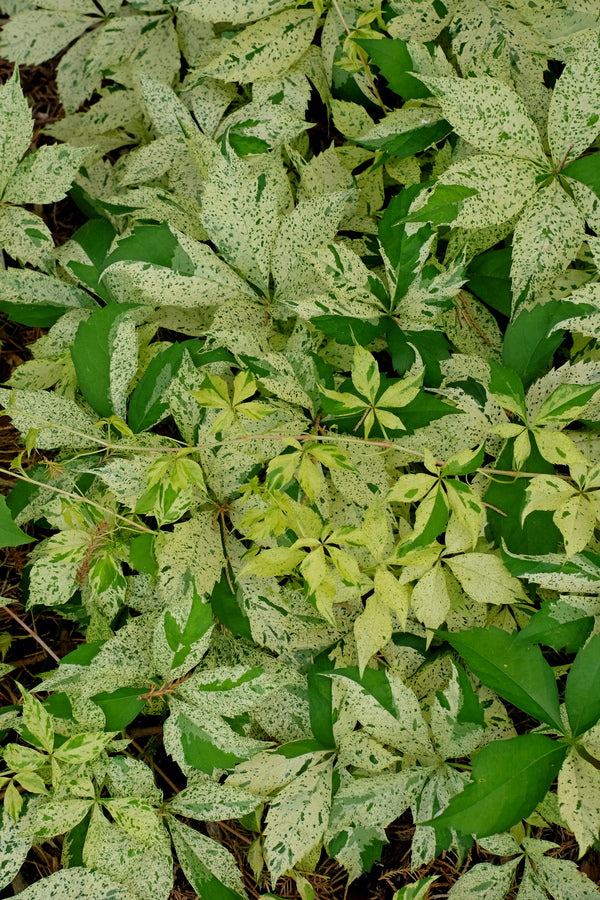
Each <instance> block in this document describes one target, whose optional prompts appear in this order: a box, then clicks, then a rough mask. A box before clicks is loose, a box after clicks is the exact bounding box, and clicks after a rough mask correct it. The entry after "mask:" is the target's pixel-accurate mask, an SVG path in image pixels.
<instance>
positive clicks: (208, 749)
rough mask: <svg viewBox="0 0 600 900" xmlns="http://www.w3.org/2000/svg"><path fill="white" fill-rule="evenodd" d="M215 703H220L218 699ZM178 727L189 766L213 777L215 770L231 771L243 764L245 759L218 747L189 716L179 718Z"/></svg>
mask: <svg viewBox="0 0 600 900" xmlns="http://www.w3.org/2000/svg"><path fill="white" fill-rule="evenodd" d="M215 703H218V700H217V699H215ZM177 726H178V729H179V731H180V734H181V746H182V749H183V755H184V758H185V761H186V763H187V764H188V765H189V766H193V767H194V768H195V769H198V770H199V771H200V772H206V773H207V774H208V775H212V773H213V770H214V769H230V768H233V767H234V766H235V765H236V764H237V763H239V762H242V760H243V757H241V756H237V755H236V754H235V753H230V752H228V751H226V750H221V748H220V747H217V745H216V744H215V743H214V742H213V739H212V737H211V735H210V734H209V733H208V732H207V731H205V730H204V729H203V728H201V727H200V725H196V724H195V722H192V720H191V719H188V717H187V716H184V715H180V716H178V718H177Z"/></svg>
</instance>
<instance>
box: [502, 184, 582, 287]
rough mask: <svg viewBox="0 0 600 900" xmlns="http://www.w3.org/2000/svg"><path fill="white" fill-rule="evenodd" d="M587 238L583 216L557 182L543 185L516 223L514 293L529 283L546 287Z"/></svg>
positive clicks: (513, 262)
mask: <svg viewBox="0 0 600 900" xmlns="http://www.w3.org/2000/svg"><path fill="white" fill-rule="evenodd" d="M584 239H585V229H584V217H583V215H582V214H581V212H580V211H579V210H578V209H577V207H576V206H575V204H574V203H573V201H572V200H571V198H570V197H569V196H568V195H567V194H566V193H565V191H563V190H562V188H561V187H560V186H559V185H558V184H557V182H552V184H550V185H548V186H547V187H544V188H542V189H541V190H540V191H539V192H538V193H537V194H536V196H535V197H534V198H533V200H532V201H531V202H530V203H529V204H528V205H527V206H526V207H525V210H524V211H523V214H522V216H521V218H520V219H519V221H518V222H517V225H516V227H515V233H514V238H513V250H512V267H511V278H512V284H513V296H514V297H515V298H517V297H519V296H520V294H521V293H522V291H523V290H524V289H525V287H526V286H527V285H528V284H529V285H530V289H531V291H532V292H533V293H537V292H540V291H541V290H542V289H543V288H545V287H547V286H548V285H549V284H551V282H552V281H553V279H554V278H556V276H557V275H560V274H561V273H562V272H563V271H564V270H565V269H566V267H567V266H568V264H569V263H570V262H571V260H572V259H573V258H574V257H575V255H576V253H577V251H578V250H579V247H580V246H581V242H582V241H583V240H584Z"/></svg>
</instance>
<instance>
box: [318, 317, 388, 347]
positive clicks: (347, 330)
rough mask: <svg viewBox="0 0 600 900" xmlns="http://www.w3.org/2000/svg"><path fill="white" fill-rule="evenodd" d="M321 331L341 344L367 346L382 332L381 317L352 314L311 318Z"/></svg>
mask: <svg viewBox="0 0 600 900" xmlns="http://www.w3.org/2000/svg"><path fill="white" fill-rule="evenodd" d="M310 321H311V322H312V324H313V325H315V326H316V327H317V328H318V329H319V331H322V332H323V334H326V335H328V336H329V337H335V339H336V341H337V342H338V343H339V344H349V345H350V346H353V345H354V344H360V346H361V347H366V346H367V344H370V343H371V341H374V340H375V338H376V337H377V335H378V334H381V331H382V330H383V326H382V324H381V319H354V318H352V317H351V316H315V318H314V319H311V320H310Z"/></svg>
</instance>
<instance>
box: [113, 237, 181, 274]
mask: <svg viewBox="0 0 600 900" xmlns="http://www.w3.org/2000/svg"><path fill="white" fill-rule="evenodd" d="M121 260H122V261H124V262H130V261H132V260H135V261H139V262H147V263H152V264H153V265H155V266H165V267H166V268H168V269H173V270H174V271H175V272H179V273H180V274H181V275H193V274H194V264H193V262H192V261H191V259H190V258H189V256H188V255H187V253H186V252H185V251H184V250H183V249H182V247H181V245H180V243H179V241H178V240H177V238H176V237H175V235H174V234H173V232H172V231H171V229H170V228H169V226H168V225H165V224H162V225H136V227H135V228H134V229H132V231H131V232H130V233H129V234H128V235H127V236H126V237H123V238H121V240H120V241H119V242H118V244H117V246H116V247H115V249H114V250H113V251H112V253H111V254H110V256H108V257H107V259H106V262H105V264H104V268H105V269H106V268H108V266H111V265H112V264H113V263H115V262H120V261H121Z"/></svg>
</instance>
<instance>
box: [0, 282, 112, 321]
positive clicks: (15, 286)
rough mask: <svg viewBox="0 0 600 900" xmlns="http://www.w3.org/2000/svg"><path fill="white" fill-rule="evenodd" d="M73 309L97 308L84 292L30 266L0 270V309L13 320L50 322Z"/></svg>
mask: <svg viewBox="0 0 600 900" xmlns="http://www.w3.org/2000/svg"><path fill="white" fill-rule="evenodd" d="M73 308H76V309H77V308H83V309H97V304H96V303H95V302H94V300H93V299H92V298H91V297H90V295H89V294H87V293H86V292H85V291H82V290H80V289H79V288H77V287H74V286H73V285H71V284H67V283H66V282H65V281H60V280H59V279H58V278H55V277H54V276H51V275H43V274H42V273H41V272H32V271H31V269H7V270H6V271H4V272H3V271H0V309H2V310H3V312H5V313H6V314H7V315H8V317H9V318H10V319H12V320H13V321H14V322H21V323H22V324H24V325H39V326H42V327H44V326H48V325H53V324H54V323H55V322H56V320H57V319H59V318H60V317H61V316H62V314H63V313H64V312H67V310H69V309H73Z"/></svg>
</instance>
